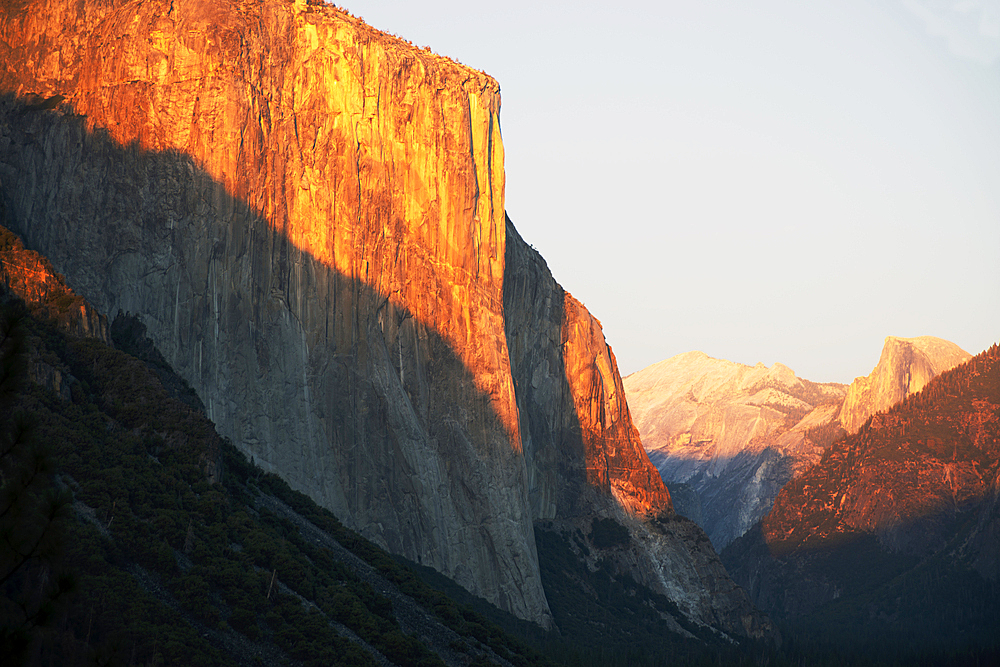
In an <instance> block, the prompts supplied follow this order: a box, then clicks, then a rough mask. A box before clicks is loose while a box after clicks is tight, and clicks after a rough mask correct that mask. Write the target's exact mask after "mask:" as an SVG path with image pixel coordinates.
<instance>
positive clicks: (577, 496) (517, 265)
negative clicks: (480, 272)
mask: <svg viewBox="0 0 1000 667" xmlns="http://www.w3.org/2000/svg"><path fill="white" fill-rule="evenodd" d="M504 307H505V311H506V314H507V320H506V322H507V341H508V343H507V344H508V347H509V349H510V355H511V369H512V371H513V374H514V382H515V386H516V388H517V389H516V391H517V397H518V406H519V408H520V416H521V436H522V438H523V442H524V449H525V454H526V456H527V459H528V461H529V467H528V479H529V485H528V488H529V492H528V493H529V497H530V499H531V510H532V514H533V516H534V517H535V518H536V519H554V518H556V517H563V518H569V517H574V516H579V515H587V516H590V515H591V514H592V513H593V512H594V507H595V503H596V502H597V499H598V498H599V497H600V496H603V497H605V498H608V499H610V498H612V497H613V498H614V499H615V500H616V501H617V503H618V504H619V505H620V506H621V507H622V508H624V509H625V510H626V511H627V512H628V513H630V514H635V515H645V516H655V515H659V514H662V513H664V512H672V511H673V507H672V505H671V502H670V494H669V492H668V491H667V489H666V487H665V486H664V485H663V481H662V479H660V476H659V473H657V472H656V469H655V468H654V467H653V465H652V464H651V463H650V462H649V458H648V457H647V456H646V454H645V452H644V451H643V449H642V442H641V441H640V440H639V434H638V432H637V431H636V430H635V427H634V426H633V425H632V419H631V417H630V416H629V413H628V406H627V405H626V403H625V392H624V390H623V389H622V386H621V376H620V375H619V373H618V366H617V363H616V362H615V358H614V354H613V353H612V352H611V348H610V347H609V346H608V344H607V343H606V342H605V340H604V334H603V332H602V331H601V325H600V322H598V321H597V320H596V319H595V318H594V317H593V316H592V315H591V314H590V313H589V312H587V309H586V308H584V307H583V306H582V305H581V304H580V302H579V301H577V300H576V299H574V298H573V297H572V296H570V295H569V294H568V293H566V292H565V290H563V288H562V287H560V286H559V284H558V283H557V282H556V281H555V279H554V278H553V277H552V274H551V273H550V272H549V269H548V267H547V266H546V264H545V260H543V259H542V257H541V256H540V255H539V254H538V253H537V252H536V251H535V250H534V249H532V248H530V247H529V246H528V244H527V243H525V242H524V241H523V240H522V239H521V237H520V235H519V234H518V233H517V230H516V229H514V225H513V224H512V223H511V222H510V221H509V220H508V222H507V251H506V277H505V280H504ZM581 491H584V493H583V494H581Z"/></svg>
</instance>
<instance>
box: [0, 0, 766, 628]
mask: <svg viewBox="0 0 1000 667" xmlns="http://www.w3.org/2000/svg"><path fill="white" fill-rule="evenodd" d="M499 110H500V96H499V86H498V85H497V83H496V82H495V81H494V80H493V79H491V78H490V77H489V76H487V75H485V74H483V73H482V72H478V71H475V70H473V69H470V68H468V67H465V66H462V65H459V64H457V63H454V62H452V61H449V60H447V59H445V58H442V57H439V56H437V55H435V54H433V53H431V52H430V51H428V50H425V49H418V48H416V47H414V46H412V45H410V44H409V43H407V42H405V41H404V40H401V39H397V38H394V37H391V36H388V35H385V34H384V33H380V32H378V31H377V30H374V29H372V28H370V27H369V26H367V25H365V24H364V23H363V22H362V21H361V20H359V19H356V18H354V17H352V16H350V15H349V14H347V13H345V12H343V11H342V10H339V9H337V8H335V7H333V6H330V5H325V4H314V3H307V2H298V1H296V2H284V1H280V0H264V1H263V2H257V3H243V2H230V1H227V0H152V1H150V2H142V3H125V4H115V3H108V2H104V1H102V0H79V1H78V0H74V1H72V2H70V1H69V0H41V1H40V2H35V3H29V4H20V3H8V4H7V5H5V6H4V8H3V11H2V13H0V192H2V200H3V202H4V206H5V211H6V214H5V215H6V222H7V224H8V225H9V226H10V227H11V228H12V229H13V230H14V231H16V232H17V233H18V234H20V235H21V236H22V237H23V238H24V240H25V244H26V245H27V246H28V247H30V248H32V249H35V250H38V251H39V252H42V253H44V254H45V255H46V256H47V257H48V258H49V259H50V260H51V262H52V264H53V265H54V266H55V267H56V268H57V269H58V271H60V272H61V273H62V274H63V275H65V276H66V279H67V281H68V282H69V284H71V285H72V286H73V288H74V289H75V290H76V291H77V292H78V293H80V294H82V295H83V296H85V297H86V298H87V300H88V301H89V302H91V303H93V304H94V306H95V307H96V308H97V309H98V310H99V311H101V312H104V313H118V312H119V311H121V312H123V313H128V314H131V316H132V317H135V318H138V320H140V321H141V323H142V325H143V326H145V328H146V331H147V332H148V335H149V336H150V337H151V338H152V339H153V341H154V342H155V344H156V347H157V348H158V349H159V350H160V351H161V352H162V353H163V355H164V357H165V358H166V360H167V361H168V362H169V364H170V365H171V366H172V367H173V368H174V369H176V371H177V372H178V373H179V374H180V375H181V376H182V377H183V378H184V379H185V380H187V382H189V383H190V385H191V386H192V387H193V388H194V390H195V391H196V392H197V394H198V396H199V397H200V398H201V400H202V402H203V403H204V405H205V408H206V411H207V413H208V415H209V417H210V418H211V419H212V420H213V421H214V422H215V423H216V424H217V426H218V429H219V432H220V433H221V434H222V435H224V436H226V437H228V438H230V439H231V440H232V441H233V442H234V444H236V445H237V446H238V447H239V448H240V449H241V450H243V451H244V452H246V453H247V454H248V455H250V456H252V457H253V459H254V461H255V462H256V463H258V464H260V465H261V466H263V467H264V468H266V469H267V470H270V471H274V472H277V473H279V474H280V475H281V476H282V477H284V478H285V479H286V480H288V482H289V483H290V484H291V485H292V486H293V487H294V488H296V489H299V490H302V491H304V492H306V493H308V494H309V495H310V496H311V497H312V498H314V499H315V500H317V501H318V502H319V503H321V504H322V505H324V506H326V507H328V508H330V509H332V510H333V511H334V512H336V514H337V515H338V516H340V517H341V518H342V519H343V520H344V522H345V523H347V524H348V525H349V526H351V527H352V528H356V529H357V530H359V531H360V532H361V533H363V534H364V535H365V536H366V537H368V538H370V539H372V540H373V541H375V542H376V543H378V544H380V545H382V546H384V547H386V548H387V549H389V550H390V551H393V552H395V553H399V554H402V555H404V556H406V557H407V558H410V559H412V560H414V561H417V562H418V563H421V564H423V565H429V566H432V567H434V568H435V569H437V570H439V571H441V572H443V573H445V574H447V575H448V576H450V577H452V578H453V579H455V580H456V581H457V582H458V583H460V584H461V585H463V586H464V587H466V588H467V589H468V590H470V591H471V592H473V593H476V594H478V595H481V596H483V597H485V598H487V599H489V600H490V601H492V602H494V603H495V604H497V605H498V606H500V607H501V608H503V609H506V610H509V611H511V612H513V613H515V614H517V615H518V616H521V617H522V618H527V619H531V620H534V621H536V622H538V623H540V624H542V625H548V624H550V622H551V616H550V613H549V610H548V606H547V602H546V598H545V595H544V591H543V589H542V586H541V582H540V576H539V567H538V556H537V550H536V548H535V544H534V532H533V521H534V520H535V519H541V518H547V519H554V520H561V521H584V520H586V521H587V522H588V523H589V520H590V518H592V517H593V516H597V515H609V516H610V515H615V516H618V517H620V518H621V520H622V521H624V522H626V523H628V524H629V526H630V529H631V530H632V535H633V541H634V545H633V547H631V549H632V550H631V551H629V553H630V554H631V556H629V557H630V558H632V560H633V561H634V562H633V564H632V565H631V567H633V569H634V570H635V571H636V572H646V573H647V574H646V575H645V578H646V579H647V580H649V581H651V582H652V583H654V584H656V585H657V586H658V588H659V589H660V590H666V591H669V592H671V593H672V596H673V598H675V599H677V600H678V605H679V606H680V607H681V608H682V609H684V610H685V611H686V612H687V613H688V614H690V615H691V616H692V617H693V618H695V619H697V620H699V622H704V623H708V624H712V625H714V626H717V627H719V628H721V629H723V630H724V631H725V632H727V633H735V634H754V635H758V636H769V635H770V634H771V632H772V631H771V630H770V626H769V623H768V622H767V619H766V617H763V616H761V615H760V614H759V613H758V612H756V611H755V610H753V608H752V607H751V606H750V605H749V603H748V602H747V600H746V596H745V595H743V594H742V591H740V590H739V589H738V588H737V587H735V586H734V585H733V584H732V582H731V581H730V580H729V579H728V577H726V576H725V572H724V570H723V569H722V567H721V564H719V561H718V559H717V557H715V555H714V553H713V552H712V551H711V549H710V547H708V548H706V547H705V546H704V545H701V546H699V544H697V539H695V538H693V537H692V535H696V534H697V532H698V531H697V530H695V532H694V533H691V535H688V534H687V533H686V532H685V531H679V532H678V531H676V530H674V531H673V532H672V533H671V532H670V531H664V530H657V529H655V527H654V521H653V519H652V517H657V516H660V517H666V516H670V513H671V511H672V510H671V503H670V497H669V493H668V492H667V491H666V488H665V487H664V486H663V484H662V481H661V480H660V478H659V476H658V475H657V474H656V471H655V469H654V468H653V467H652V466H651V465H650V463H649V461H648V459H647V458H646V457H645V455H644V453H643V450H642V447H641V444H640V442H639V439H638V434H637V432H636V430H635V429H634V427H633V426H632V423H631V419H630V417H629V412H628V408H627V406H626V404H625V400H624V389H623V386H622V382H621V378H620V377H619V375H618V371H617V368H616V367H615V362H614V357H613V355H612V354H611V351H610V348H608V346H607V345H606V343H605V342H604V338H603V334H602V333H601V329H600V324H599V323H598V322H597V320H596V319H594V318H593V317H592V316H591V315H590V314H589V313H588V312H587V311H586V309H585V308H583V306H582V305H580V304H579V303H578V302H576V301H575V300H573V299H572V297H570V296H568V295H567V294H565V293H564V292H563V290H562V289H561V288H560V287H558V285H557V284H556V283H555V281H554V280H553V279H552V277H551V275H550V274H548V271H547V269H544V271H543V270H542V269H543V268H544V262H542V261H541V258H539V257H538V256H537V255H536V254H533V253H532V252H529V251H528V249H527V247H526V245H525V244H523V242H521V241H520V239H519V238H516V233H515V232H513V231H512V230H513V227H511V226H509V225H508V223H507V221H506V217H505V213H504V205H503V193H504V171H503V158H504V155H503V144H502V141H501V137H500V126H499ZM511 238H515V239H516V240H515V241H512V240H511ZM534 297H537V298H534ZM692 528H693V526H692ZM688 532H690V531H688ZM682 533H683V534H682ZM646 534H648V535H649V536H650V537H649V538H648V539H645V538H643V539H645V541H643V539H639V537H640V536H642V535H646ZM657 564H659V565H657ZM626 566H628V563H625V561H624V560H623V565H622V567H626Z"/></svg>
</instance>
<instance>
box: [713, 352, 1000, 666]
mask: <svg viewBox="0 0 1000 667" xmlns="http://www.w3.org/2000/svg"><path fill="white" fill-rule="evenodd" d="M998 498H1000V347H998V346H997V345H994V346H992V347H991V348H990V349H989V350H986V351H985V352H983V353H982V354H980V355H978V356H976V357H974V358H973V359H972V360H970V361H969V362H967V363H966V364H963V365H961V366H958V367H956V368H954V369H952V370H950V371H947V372H945V373H942V374H941V375H940V376H938V377H937V378H935V379H934V380H932V381H931V382H930V383H929V384H928V385H927V386H926V387H925V388H924V389H923V390H922V391H921V392H919V393H917V394H914V395H912V396H910V397H908V398H907V399H905V400H904V401H902V402H901V403H899V404H897V405H896V406H895V407H893V408H891V409H890V410H888V411H886V412H885V413H881V414H877V415H875V416H873V417H872V418H871V419H870V420H869V421H868V423H866V424H865V425H864V426H863V427H862V428H861V430H860V431H859V432H858V433H856V434H854V435H852V436H848V437H846V438H843V439H841V440H839V441H838V442H836V443H835V444H834V445H833V446H831V447H830V449H829V450H828V451H827V452H826V453H825V454H824V456H823V458H822V460H821V462H820V463H819V464H817V465H816V466H815V467H813V468H812V469H810V470H809V471H808V472H806V473H805V474H804V475H802V476H801V477H800V478H798V479H796V480H794V481H793V482H791V483H790V484H788V485H787V486H786V487H785V488H784V489H783V490H782V492H781V494H780V495H779V497H778V499H777V501H776V503H775V506H774V509H773V510H772V511H771V512H770V514H768V515H767V517H765V518H764V520H763V521H762V522H761V524H758V526H757V527H755V529H754V530H752V531H751V532H750V533H748V534H747V535H746V536H744V538H742V539H740V540H738V541H737V542H734V543H733V544H732V545H730V547H729V548H727V549H726V551H725V552H723V561H724V562H725V563H726V565H727V568H728V569H729V571H730V573H732V575H733V577H734V579H735V580H736V581H737V582H738V583H740V584H741V585H743V586H744V587H745V588H746V589H747V591H748V592H749V593H750V594H751V597H752V598H753V599H754V601H755V603H756V604H757V605H759V606H760V607H761V608H762V609H764V610H765V611H767V612H768V613H769V614H771V615H772V617H774V618H776V619H778V620H781V621H783V622H784V624H785V627H786V633H791V634H792V635H794V636H797V637H798V638H800V639H803V638H808V639H809V640H810V641H815V642H818V643H821V644H822V643H829V645H831V646H838V647H841V648H846V649H847V650H848V651H857V652H859V653H862V654H865V655H868V656H871V655H879V656H888V657H893V656H906V655H910V656H914V655H925V656H927V655H931V656H938V658H939V659H941V660H945V659H951V658H952V657H954V659H955V660H956V661H959V662H960V660H961V656H965V657H967V658H969V659H972V658H977V659H978V658H981V657H982V656H992V657H993V658H997V657H998V650H1000V585H998V575H1000V500H998Z"/></svg>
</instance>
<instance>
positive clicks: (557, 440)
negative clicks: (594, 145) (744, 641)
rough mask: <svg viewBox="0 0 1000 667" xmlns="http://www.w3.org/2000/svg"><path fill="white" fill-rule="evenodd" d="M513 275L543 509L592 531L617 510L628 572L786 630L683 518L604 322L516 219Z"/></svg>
mask: <svg viewBox="0 0 1000 667" xmlns="http://www.w3.org/2000/svg"><path fill="white" fill-rule="evenodd" d="M506 274H507V277H506V279H505V282H504V307H505V310H506V315H507V340H508V346H509V349H510V355H511V367H512V370H513V373H514V381H515V386H516V388H517V401H518V407H519V409H520V415H521V435H522V438H523V442H524V451H525V455H526V459H527V461H528V479H529V498H530V499H531V508H532V513H533V514H534V516H535V518H536V519H538V520H544V521H545V525H546V526H549V527H556V528H557V529H565V530H566V531H568V532H573V531H576V530H579V531H580V532H581V533H588V532H590V530H591V526H592V521H593V519H594V518H595V517H602V518H605V517H609V518H614V519H615V520H616V521H617V522H618V523H620V524H621V525H624V526H625V527H627V528H628V530H629V533H630V534H631V537H632V540H631V542H630V544H629V546H628V547H627V548H625V549H620V550H618V549H616V550H613V551H612V552H610V553H602V557H603V558H608V559H610V560H611V561H612V562H613V563H614V566H615V567H616V568H618V569H619V570H620V571H624V572H627V573H629V574H630V575H631V576H632V577H633V578H634V579H635V580H636V581H639V582H641V583H643V584H645V585H647V586H649V587H650V588H652V589H653V590H655V591H657V592H660V593H662V594H664V595H666V596H667V597H669V598H670V599H671V600H673V601H674V602H675V603H676V604H677V605H678V607H679V608H680V609H681V610H682V611H683V612H684V613H686V614H688V615H689V616H690V617H692V618H694V619H697V620H698V621H699V622H701V623H705V624H709V625H712V626H714V627H716V628H720V629H722V630H723V631H724V632H726V633H729V634H732V635H737V636H741V635H742V636H751V637H758V638H769V639H773V638H775V637H776V636H777V634H776V632H775V630H774V627H773V625H772V624H771V622H770V620H769V619H768V618H767V617H766V616H764V615H763V614H761V613H760V612H758V611H757V610H756V609H754V608H753V607H752V606H751V605H750V604H749V602H748V600H747V596H746V594H745V593H744V591H743V590H742V589H740V588H739V587H737V586H735V585H734V584H733V582H732V580H731V579H730V578H729V575H728V574H726V571H725V568H724V567H723V566H722V563H721V561H720V560H719V557H718V556H717V555H716V553H715V552H714V551H713V550H712V547H711V545H710V543H709V541H708V539H707V538H706V536H705V534H704V532H703V531H702V530H701V529H700V528H699V527H698V526H696V525H695V524H694V523H692V522H690V521H688V520H686V519H684V518H682V517H678V516H676V515H675V513H674V510H673V503H672V501H671V498H670V494H669V492H668V491H667V489H666V487H665V485H664V484H663V481H662V478H661V477H660V475H659V473H658V471H657V470H656V468H655V467H654V466H653V465H652V463H651V462H650V461H649V458H648V457H647V456H646V454H645V452H644V450H643V447H642V441H641V440H640V438H639V434H638V432H637V430H636V429H635V427H634V426H633V424H632V418H631V415H630V414H629V406H628V404H627V403H626V400H625V388H624V386H623V384H622V380H621V376H620V375H619V373H618V367H617V363H616V361H615V357H614V353H612V351H611V348H610V347H609V346H608V345H607V343H606V342H605V340H604V334H603V332H602V330H601V324H600V322H598V321H597V319H596V318H594V317H593V316H592V315H591V314H590V313H589V312H587V310H586V308H584V307H583V306H582V305H581V304H580V302H579V301H577V300H576V299H574V298H573V297H572V296H570V295H569V294H568V293H566V292H565V291H564V290H563V289H562V288H561V287H560V286H559V284H558V283H556V281H555V280H554V279H553V278H552V274H551V273H550V272H549V270H548V267H547V266H546V265H545V261H544V260H543V259H542V258H541V256H540V255H539V254H538V253H537V252H535V251H534V250H533V249H532V248H530V247H529V246H528V245H527V244H526V243H525V242H524V241H523V240H522V239H521V238H520V236H519V235H518V234H517V231H516V230H515V229H514V227H513V225H508V227H507V254H506ZM595 559H596V556H595ZM593 565H594V567H596V563H594V564H593Z"/></svg>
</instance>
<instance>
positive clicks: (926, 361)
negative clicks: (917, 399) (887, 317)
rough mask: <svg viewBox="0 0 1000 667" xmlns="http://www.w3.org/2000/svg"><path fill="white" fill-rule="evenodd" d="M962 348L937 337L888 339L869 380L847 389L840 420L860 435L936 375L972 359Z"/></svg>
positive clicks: (862, 379)
mask: <svg viewBox="0 0 1000 667" xmlns="http://www.w3.org/2000/svg"><path fill="white" fill-rule="evenodd" d="M971 356H972V355H970V354H969V353H968V352H966V351H965V350H963V349H962V348H960V347H959V346H958V345H955V344H954V343H951V342H949V341H946V340H942V339H941V338H935V337H933V336H919V337H917V338H897V337H895V336H887V337H886V339H885V345H884V346H883V347H882V356H880V357H879V360H878V365H877V366H875V369H874V370H873V371H872V372H871V373H870V374H869V375H868V377H859V378H855V380H854V382H852V383H851V386H850V387H848V389H847V397H846V398H845V399H844V407H843V409H842V410H841V417H840V421H841V423H842V424H843V426H844V429H845V430H846V431H847V432H848V433H856V432H857V430H858V429H859V428H861V425H862V424H864V423H865V421H866V420H867V419H868V418H869V417H871V416H872V415H874V414H875V413H877V412H881V411H883V410H886V409H888V408H890V407H892V406H893V405H895V404H896V403H898V402H900V401H901V400H903V399H904V398H906V397H907V396H908V395H909V394H914V393H916V392H918V391H920V390H921V389H923V388H924V386H925V385H926V384H927V383H928V382H930V381H931V379H932V378H934V376H936V375H939V374H941V373H943V372H944V371H946V370H948V369H950V368H954V367H955V366H957V365H958V364H961V363H964V362H966V361H968V360H969V359H970V358H971Z"/></svg>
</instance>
